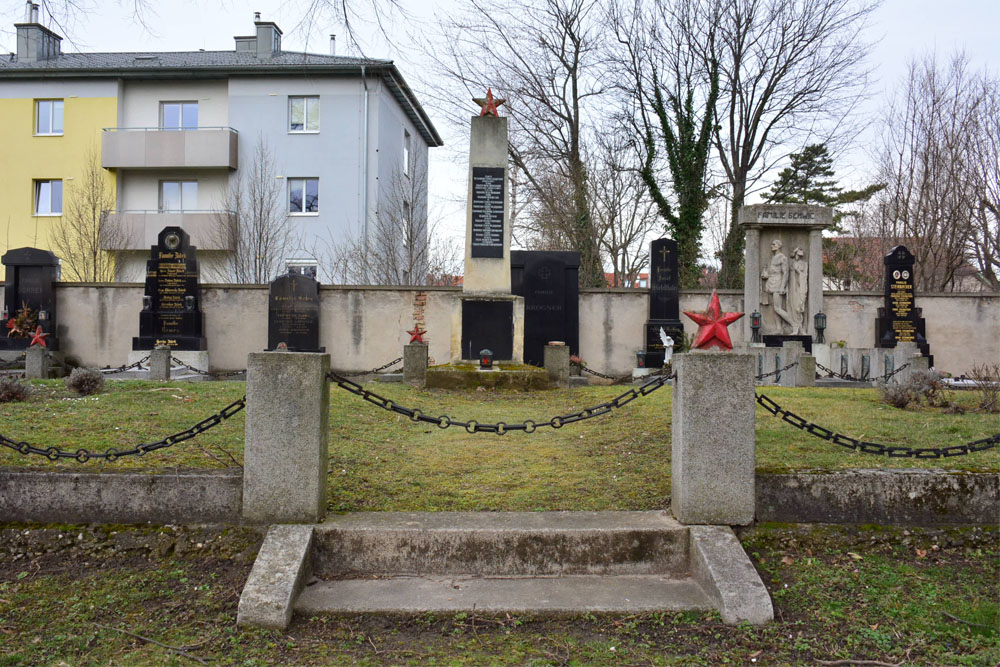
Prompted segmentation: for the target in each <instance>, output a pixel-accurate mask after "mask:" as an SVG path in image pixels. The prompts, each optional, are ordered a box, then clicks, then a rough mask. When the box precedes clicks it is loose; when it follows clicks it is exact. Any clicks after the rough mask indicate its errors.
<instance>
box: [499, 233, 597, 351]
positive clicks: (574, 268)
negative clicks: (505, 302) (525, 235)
mask: <svg viewBox="0 0 1000 667" xmlns="http://www.w3.org/2000/svg"><path fill="white" fill-rule="evenodd" d="M579 273H580V253H578V252H567V251H555V250H551V251H550V250H537V251H536V250H512V251H511V253H510V286H511V290H510V291H511V293H512V294H516V295H517V296H522V297H524V362H525V363H526V364H532V365H535V366H542V365H544V363H545V359H544V355H545V346H546V345H547V344H548V343H549V341H553V340H561V341H563V342H565V343H566V345H568V346H569V351H570V354H579V353H580V343H579V341H580V299H579V296H580V290H579Z"/></svg>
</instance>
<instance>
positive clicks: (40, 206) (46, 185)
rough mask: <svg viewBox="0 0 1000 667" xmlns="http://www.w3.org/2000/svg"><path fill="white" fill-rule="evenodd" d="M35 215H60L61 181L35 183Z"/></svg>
mask: <svg viewBox="0 0 1000 667" xmlns="http://www.w3.org/2000/svg"><path fill="white" fill-rule="evenodd" d="M35 215H62V181H59V180H56V181H35Z"/></svg>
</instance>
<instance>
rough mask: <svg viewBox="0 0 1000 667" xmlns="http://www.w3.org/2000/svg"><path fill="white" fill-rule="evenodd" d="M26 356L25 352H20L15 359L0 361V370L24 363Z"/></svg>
mask: <svg viewBox="0 0 1000 667" xmlns="http://www.w3.org/2000/svg"><path fill="white" fill-rule="evenodd" d="M27 357H28V353H27V352H22V353H21V356H20V357H18V358H17V359H11V360H10V361H4V362H0V370H5V369H8V368H14V366H19V365H21V364H23V363H24V360H25V359H26V358H27Z"/></svg>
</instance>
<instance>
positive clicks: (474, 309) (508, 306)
mask: <svg viewBox="0 0 1000 667" xmlns="http://www.w3.org/2000/svg"><path fill="white" fill-rule="evenodd" d="M484 349H489V350H493V358H494V359H496V360H509V359H511V358H512V357H513V356H514V302H513V301H501V300H497V301H486V300H479V299H476V300H472V299H468V300H464V301H462V358H463V359H478V358H479V351H480V350H484Z"/></svg>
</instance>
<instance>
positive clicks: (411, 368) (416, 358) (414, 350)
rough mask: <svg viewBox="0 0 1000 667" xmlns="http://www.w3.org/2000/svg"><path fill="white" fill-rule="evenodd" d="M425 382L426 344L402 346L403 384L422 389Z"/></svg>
mask: <svg viewBox="0 0 1000 667" xmlns="http://www.w3.org/2000/svg"><path fill="white" fill-rule="evenodd" d="M426 380H427V344H426V343H409V344H407V345H404V346H403V382H406V383H407V384H412V385H416V386H418V387H423V386H424V382H425V381H426Z"/></svg>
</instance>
